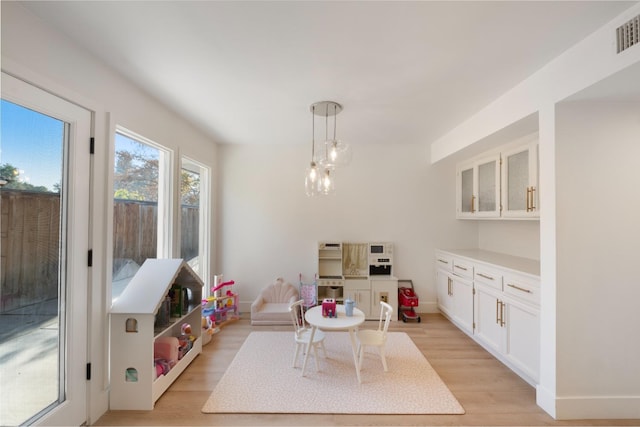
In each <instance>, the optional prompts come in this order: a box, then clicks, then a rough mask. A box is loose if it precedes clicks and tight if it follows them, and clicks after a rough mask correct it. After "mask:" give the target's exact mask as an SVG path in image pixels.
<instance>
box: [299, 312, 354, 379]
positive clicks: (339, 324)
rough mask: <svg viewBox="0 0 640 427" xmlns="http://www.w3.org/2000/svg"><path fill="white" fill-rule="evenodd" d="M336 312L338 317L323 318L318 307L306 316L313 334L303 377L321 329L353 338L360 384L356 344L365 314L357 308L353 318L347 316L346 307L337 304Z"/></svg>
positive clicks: (304, 364) (352, 343)
mask: <svg viewBox="0 0 640 427" xmlns="http://www.w3.org/2000/svg"><path fill="white" fill-rule="evenodd" d="M336 311H337V313H338V317H322V306H321V305H316V306H315V307H311V308H310V309H309V310H307V312H306V313H305V315H304V318H305V320H306V321H307V323H308V324H309V325H311V334H310V335H309V343H308V344H307V352H306V354H305V355H304V362H303V363H302V376H304V370H305V368H306V367H307V360H308V359H309V353H310V352H311V351H310V350H311V343H312V342H313V336H314V334H315V333H316V329H318V328H320V329H322V330H323V331H343V330H348V331H349V337H350V338H351V350H352V352H353V363H354V364H355V367H356V376H357V377H358V382H361V381H360V369H359V367H358V353H357V352H358V344H357V342H356V332H357V331H358V326H360V325H361V324H362V323H364V313H363V312H362V310H359V309H357V308H354V309H353V316H347V314H346V312H345V308H344V305H341V304H337V305H336Z"/></svg>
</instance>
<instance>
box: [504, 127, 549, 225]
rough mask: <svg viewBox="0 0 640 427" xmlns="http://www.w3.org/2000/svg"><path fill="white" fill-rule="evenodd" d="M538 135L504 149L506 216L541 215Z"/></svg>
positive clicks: (535, 216)
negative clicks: (523, 142) (513, 146)
mask: <svg viewBox="0 0 640 427" xmlns="http://www.w3.org/2000/svg"><path fill="white" fill-rule="evenodd" d="M538 192H539V190H538V143H537V138H536V139H533V140H531V141H529V142H527V143H525V144H523V145H519V146H517V147H515V148H512V149H510V150H506V151H504V152H503V153H502V216H503V217H505V218H527V217H534V218H537V217H539V216H540V208H539V204H538V200H539V197H538Z"/></svg>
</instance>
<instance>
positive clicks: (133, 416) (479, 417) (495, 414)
mask: <svg viewBox="0 0 640 427" xmlns="http://www.w3.org/2000/svg"><path fill="white" fill-rule="evenodd" d="M364 327H370V328H375V327H376V325H375V322H366V324H365V326H364ZM291 329H292V328H291V327H286V326H253V327H252V326H251V324H250V322H249V320H247V319H241V320H239V321H235V322H233V323H230V324H228V325H226V326H224V327H223V328H222V330H221V332H220V333H219V334H217V335H215V336H214V338H213V340H212V341H211V343H209V344H208V345H206V346H205V347H204V349H203V352H202V354H201V355H199V356H198V357H197V358H196V359H195V360H194V362H193V363H192V364H191V366H189V367H188V368H187V370H186V371H185V372H184V373H183V374H182V375H181V376H180V377H179V378H178V380H176V382H175V383H174V384H173V385H172V386H171V387H170V388H169V390H167V392H166V393H165V394H164V395H163V396H162V397H161V398H160V399H159V400H158V402H156V406H155V409H154V410H153V411H109V412H107V413H106V414H105V415H103V416H102V417H101V418H100V419H99V420H98V421H97V422H96V423H95V425H101V426H107V425H113V426H116V425H118V426H121V425H140V426H142V425H145V426H147V425H158V426H159V425H181V426H199V425H210V426H220V425H225V426H247V425H251V426H267V425H269V426H273V425H277V426H327V425H364V426H374V425H394V426H395V425H397V426H400V425H421V426H429V425H448V426H456V425H468V426H471V425H501V426H515V425H527V426H531V425H616V426H629V425H631V426H638V425H640V420H575V421H563V422H560V421H555V420H554V419H553V418H551V417H550V416H549V415H547V414H546V413H545V412H544V411H543V410H542V409H540V408H539V407H538V406H537V405H536V403H535V390H534V389H533V388H532V387H531V386H529V385H528V384H527V383H526V382H525V381H523V380H522V379H520V377H518V376H517V375H516V374H514V373H513V372H512V371H511V370H509V369H508V368H506V367H505V366H504V365H502V363H500V362H498V361H497V360H496V359H495V358H493V356H491V355H490V354H489V353H487V352H486V351H485V350H484V349H483V348H482V347H480V346H479V345H478V344H476V343H475V342H474V341H473V340H472V339H471V338H469V337H468V336H466V335H465V334H464V333H463V332H461V331H460V330H458V329H457V328H456V327H455V326H453V325H452V324H451V323H450V322H449V321H448V320H447V319H446V318H444V317H443V316H441V315H439V314H427V315H422V323H415V322H412V323H402V322H392V324H391V327H390V330H393V331H398V332H406V333H407V334H408V335H409V336H410V337H411V338H412V339H413V341H414V342H415V344H416V346H417V347H418V348H419V349H420V350H421V351H422V353H423V354H424V355H425V357H426V358H427V359H428V360H429V362H430V363H431V365H432V366H433V368H434V369H435V370H436V371H437V372H438V374H439V375H440V377H441V378H442V380H443V381H444V382H445V383H446V384H447V386H448V387H449V389H450V390H451V391H452V393H453V394H454V395H455V396H456V398H457V399H458V401H459V402H460V404H462V406H463V407H464V409H465V411H466V413H465V414H464V415H375V416H374V415H371V416H367V415H336V414H305V415H300V414H291V415H287V414H203V413H201V412H200V409H201V408H202V406H203V405H204V402H205V401H206V400H207V398H208V397H209V395H210V394H211V391H212V390H213V388H214V387H215V385H216V383H217V382H218V381H219V380H220V378H221V377H222V375H223V374H224V372H225V370H226V369H227V366H228V365H229V364H230V363H231V361H232V360H233V358H234V356H235V354H236V352H237V351H238V350H239V349H240V346H241V345H242V343H243V342H244V340H245V338H246V337H247V335H249V333H250V332H251V331H254V330H258V331H264V330H291ZM256 357H259V355H256ZM407 393H411V390H407ZM221 398H224V396H222V397H221Z"/></svg>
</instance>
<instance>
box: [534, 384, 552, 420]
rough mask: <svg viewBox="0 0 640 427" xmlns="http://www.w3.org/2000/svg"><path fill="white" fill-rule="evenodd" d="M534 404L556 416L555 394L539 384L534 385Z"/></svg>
mask: <svg viewBox="0 0 640 427" xmlns="http://www.w3.org/2000/svg"><path fill="white" fill-rule="evenodd" d="M536 404H537V405H538V406H539V407H541V408H542V409H544V411H545V412H546V413H547V414H549V415H551V416H552V417H553V418H556V395H555V394H554V393H553V392H551V390H549V389H547V388H545V387H542V386H541V385H540V384H538V385H537V386H536Z"/></svg>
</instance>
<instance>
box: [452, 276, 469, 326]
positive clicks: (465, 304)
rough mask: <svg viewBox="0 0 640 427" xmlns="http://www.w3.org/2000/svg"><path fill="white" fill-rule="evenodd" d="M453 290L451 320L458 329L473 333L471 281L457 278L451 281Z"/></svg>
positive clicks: (454, 277)
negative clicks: (452, 319)
mask: <svg viewBox="0 0 640 427" xmlns="http://www.w3.org/2000/svg"><path fill="white" fill-rule="evenodd" d="M451 284H452V288H453V291H452V292H453V318H454V320H455V321H456V323H457V324H458V327H460V328H461V329H463V330H464V331H465V332H467V333H469V334H472V333H473V281H472V280H470V279H464V278H462V277H458V276H456V275H455V274H454V275H453V277H452V280H451Z"/></svg>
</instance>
